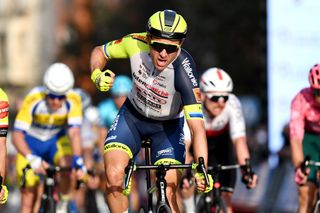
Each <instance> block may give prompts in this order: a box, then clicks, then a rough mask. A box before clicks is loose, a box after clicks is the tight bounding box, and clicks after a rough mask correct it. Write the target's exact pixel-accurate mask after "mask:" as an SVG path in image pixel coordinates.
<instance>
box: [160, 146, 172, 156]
mask: <svg viewBox="0 0 320 213" xmlns="http://www.w3.org/2000/svg"><path fill="white" fill-rule="evenodd" d="M172 153H173V148H172V147H170V148H166V149H163V150H160V151H158V152H157V155H156V157H157V158H158V157H160V156H164V155H171V154H172Z"/></svg>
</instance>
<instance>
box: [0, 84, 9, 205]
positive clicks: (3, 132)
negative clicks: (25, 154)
mask: <svg viewBox="0 0 320 213" xmlns="http://www.w3.org/2000/svg"><path fill="white" fill-rule="evenodd" d="M8 116H9V101H8V96H7V94H6V93H5V92H4V91H3V90H2V89H1V88H0V150H1V151H0V162H1V163H0V176H1V177H2V179H1V182H0V185H1V191H0V204H4V203H6V201H7V199H8V189H7V187H6V186H5V185H4V178H5V177H6V162H7V144H6V138H7V133H8V123H9V119H8Z"/></svg>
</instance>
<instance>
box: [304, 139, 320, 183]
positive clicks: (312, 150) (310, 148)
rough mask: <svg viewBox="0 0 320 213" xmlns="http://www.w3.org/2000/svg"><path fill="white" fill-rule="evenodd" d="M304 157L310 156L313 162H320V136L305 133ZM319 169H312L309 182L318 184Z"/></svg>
mask: <svg viewBox="0 0 320 213" xmlns="http://www.w3.org/2000/svg"><path fill="white" fill-rule="evenodd" d="M302 146H303V154H304V156H307V155H308V156H310V159H311V160H313V161H320V155H319V153H320V136H318V135H315V134H310V133H305V135H304V139H303V142H302ZM316 180H317V167H310V174H309V177H308V181H310V182H312V183H316Z"/></svg>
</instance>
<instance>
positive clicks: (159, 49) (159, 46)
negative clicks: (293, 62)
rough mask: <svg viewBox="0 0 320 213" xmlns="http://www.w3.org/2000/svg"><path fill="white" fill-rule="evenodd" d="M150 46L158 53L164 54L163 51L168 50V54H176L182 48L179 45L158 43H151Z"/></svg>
mask: <svg viewBox="0 0 320 213" xmlns="http://www.w3.org/2000/svg"><path fill="white" fill-rule="evenodd" d="M150 46H151V47H152V49H154V50H155V51H157V52H159V53H160V52H162V50H166V52H167V53H168V54H170V53H174V52H176V51H177V50H178V49H179V48H180V46H179V45H177V44H166V43H162V42H158V41H152V40H151V41H150Z"/></svg>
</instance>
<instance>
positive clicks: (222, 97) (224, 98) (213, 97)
mask: <svg viewBox="0 0 320 213" xmlns="http://www.w3.org/2000/svg"><path fill="white" fill-rule="evenodd" d="M209 99H210V100H211V101H212V102H219V101H220V100H221V99H222V100H223V102H227V100H228V99H229V96H228V95H213V96H211V98H209Z"/></svg>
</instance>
